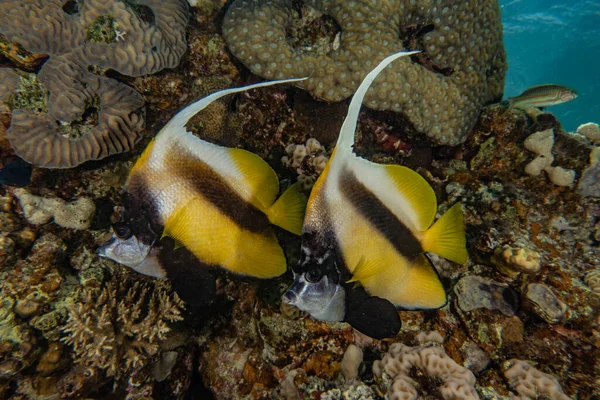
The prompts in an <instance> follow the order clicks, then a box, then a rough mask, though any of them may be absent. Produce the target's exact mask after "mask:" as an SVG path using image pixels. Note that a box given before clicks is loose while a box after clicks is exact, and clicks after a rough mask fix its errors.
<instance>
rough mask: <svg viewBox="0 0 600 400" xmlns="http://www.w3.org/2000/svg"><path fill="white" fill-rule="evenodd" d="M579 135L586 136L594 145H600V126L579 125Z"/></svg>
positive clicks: (594, 124) (591, 124) (590, 124)
mask: <svg viewBox="0 0 600 400" xmlns="http://www.w3.org/2000/svg"><path fill="white" fill-rule="evenodd" d="M577 133H578V134H580V135H583V136H585V137H586V138H588V139H589V140H590V141H591V142H592V143H594V144H600V126H598V124H596V123H594V122H588V123H587V124H583V125H579V126H578V127H577Z"/></svg>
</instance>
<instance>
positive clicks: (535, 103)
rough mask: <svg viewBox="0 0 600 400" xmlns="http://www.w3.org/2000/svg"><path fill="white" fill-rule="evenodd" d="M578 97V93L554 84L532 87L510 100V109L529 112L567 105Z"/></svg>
mask: <svg viewBox="0 0 600 400" xmlns="http://www.w3.org/2000/svg"><path fill="white" fill-rule="evenodd" d="M576 97H577V92H576V91H574V90H573V89H571V88H568V87H566V86H559V85H553V84H547V85H538V86H532V87H530V88H529V89H527V90H525V91H524V92H523V93H521V94H520V95H518V96H516V97H509V98H508V105H509V107H513V108H518V109H521V110H527V109H530V108H534V107H535V108H544V107H549V106H554V105H557V104H562V103H566V102H567V101H571V100H573V99H575V98H576Z"/></svg>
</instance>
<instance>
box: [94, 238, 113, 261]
mask: <svg viewBox="0 0 600 400" xmlns="http://www.w3.org/2000/svg"><path fill="white" fill-rule="evenodd" d="M115 241H116V239H115V238H114V237H112V238H110V239H109V240H107V241H106V242H105V243H104V244H103V245H102V246H100V247H98V249H97V250H96V254H97V255H98V256H99V257H103V258H110V256H109V255H108V250H109V249H110V248H111V247H112V246H114V243H115Z"/></svg>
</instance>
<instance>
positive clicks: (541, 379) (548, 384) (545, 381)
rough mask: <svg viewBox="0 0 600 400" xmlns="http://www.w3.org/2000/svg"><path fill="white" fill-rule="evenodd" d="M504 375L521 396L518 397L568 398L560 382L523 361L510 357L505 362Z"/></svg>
mask: <svg viewBox="0 0 600 400" xmlns="http://www.w3.org/2000/svg"><path fill="white" fill-rule="evenodd" d="M504 368H505V371H504V376H505V377H506V379H508V380H509V382H510V385H511V386H512V387H514V389H515V390H516V391H517V393H519V394H520V395H521V396H522V397H520V399H522V400H525V399H546V398H549V399H551V400H570V399H571V398H570V397H569V396H567V395H565V393H564V392H563V390H562V387H561V386H560V383H558V381H557V380H556V378H555V377H553V376H552V375H548V374H545V373H543V372H541V371H539V370H537V369H535V368H534V367H533V366H531V365H530V364H528V363H527V362H525V361H522V360H517V359H512V360H509V361H507V362H506V363H505V365H504Z"/></svg>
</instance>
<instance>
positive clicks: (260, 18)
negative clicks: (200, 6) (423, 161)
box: [223, 0, 506, 145]
mask: <svg viewBox="0 0 600 400" xmlns="http://www.w3.org/2000/svg"><path fill="white" fill-rule="evenodd" d="M304 3H305V4H306V5H309V6H312V7H314V8H316V9H317V10H319V11H321V12H322V13H323V14H325V15H329V16H331V17H333V18H334V19H335V21H336V22H337V23H338V24H339V26H340V28H341V41H340V45H339V47H338V48H337V49H335V50H332V51H330V52H329V53H327V54H325V55H318V54H316V53H314V52H312V53H311V52H305V51H303V50H301V49H298V48H295V47H292V45H290V40H288V37H287V32H288V28H289V27H290V24H291V23H292V18H293V12H292V0H269V1H263V0H237V1H235V2H234V3H233V4H232V5H231V7H230V8H229V9H228V11H227V14H226V15H225V19H224V21H223V36H224V37H225V40H226V41H227V43H228V44H229V47H230V49H231V51H232V52H233V54H234V55H235V56H236V57H237V58H239V59H240V60H241V61H242V62H243V63H244V64H245V65H246V66H248V68H250V70H251V71H252V72H254V73H255V74H257V75H261V76H263V77H265V78H268V79H282V78H289V77H301V76H310V78H309V79H307V80H305V81H303V82H301V83H300V84H299V86H301V87H303V88H304V89H306V90H308V91H309V92H311V93H312V94H313V96H315V97H317V98H320V99H323V100H326V101H340V100H343V99H345V98H347V97H349V96H350V95H352V93H354V91H355V90H356V88H357V87H358V85H359V84H360V82H361V80H362V79H363V78H364V77H365V76H366V74H367V73H368V72H369V70H371V69H372V68H374V67H375V66H376V65H377V63H379V62H380V61H381V60H382V59H383V58H385V57H386V56H388V55H389V54H391V53H394V52H398V51H400V50H403V49H410V50H422V54H420V55H418V56H413V57H412V58H411V59H407V58H405V59H402V60H398V61H397V62H395V63H394V64H393V65H392V66H391V67H388V68H387V69H386V70H384V71H383V72H382V73H381V74H380V76H379V77H378V78H377V79H376V80H375V82H374V83H373V85H372V86H371V88H370V89H369V91H368V93H367V96H366V97H365V101H364V104H365V105H366V106H368V107H370V108H373V109H377V110H393V111H396V112H401V113H402V114H403V115H404V116H405V117H406V118H407V119H408V121H409V122H410V123H411V124H412V125H413V127H414V128H415V129H416V130H417V131H419V132H422V133H425V134H426V135H427V136H429V137H430V138H431V139H433V140H434V141H435V142H437V143H439V144H446V145H457V144H459V143H461V142H463V141H464V140H465V138H466V136H467V134H468V133H469V131H470V129H471V128H472V127H473V125H474V123H475V120H476V118H477V116H478V114H479V111H480V109H481V107H482V106H483V105H484V104H486V103H489V102H491V101H493V100H495V99H499V98H501V96H502V88H503V86H504V74H505V71H506V61H505V52H504V47H503V43H502V24H501V20H500V9H499V5H498V2H497V0H482V1H461V2H453V1H448V0H305V1H304ZM334 47H335V46H334Z"/></svg>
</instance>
